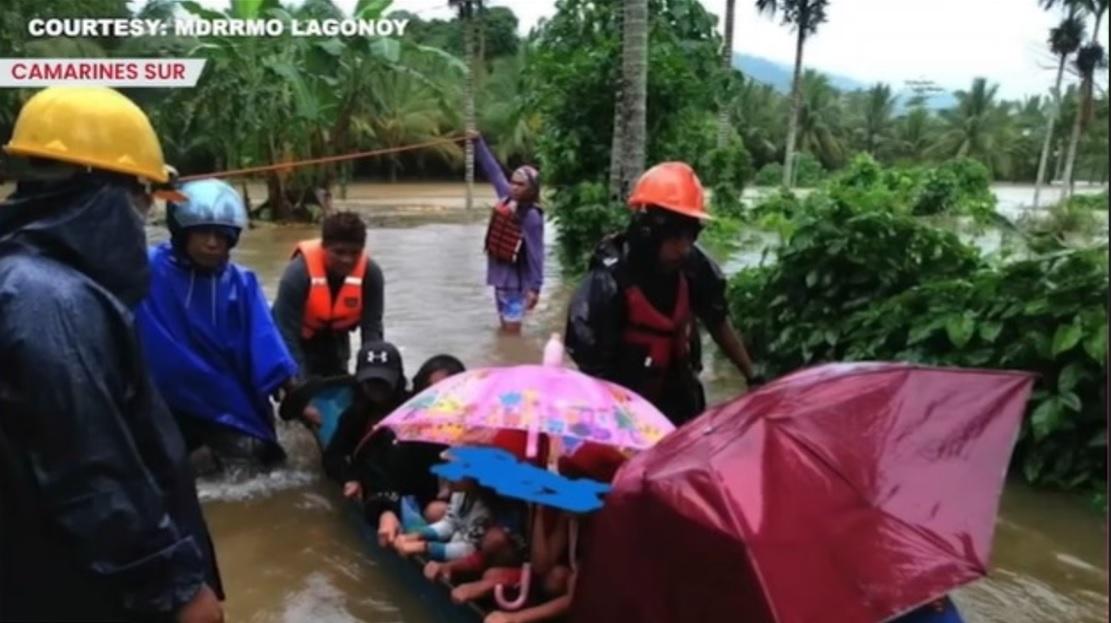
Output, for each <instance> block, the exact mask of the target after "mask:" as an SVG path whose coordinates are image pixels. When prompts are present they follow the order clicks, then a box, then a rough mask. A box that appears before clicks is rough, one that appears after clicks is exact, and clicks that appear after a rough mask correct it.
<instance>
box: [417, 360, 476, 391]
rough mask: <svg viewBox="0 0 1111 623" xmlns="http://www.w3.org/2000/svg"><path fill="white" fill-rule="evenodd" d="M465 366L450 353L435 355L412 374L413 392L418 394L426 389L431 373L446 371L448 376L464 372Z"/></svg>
mask: <svg viewBox="0 0 1111 623" xmlns="http://www.w3.org/2000/svg"><path fill="white" fill-rule="evenodd" d="M466 370H467V367H466V366H464V365H463V362H462V361H459V360H458V359H456V358H455V357H452V356H451V355H436V356H435V357H432V358H431V359H429V360H428V361H426V362H424V364H423V365H422V366H421V367H420V370H417V373H416V374H415V375H413V393H414V394H419V393H420V392H422V391H424V390H426V389H428V386H429V385H430V383H429V380H430V379H431V377H432V375H433V374H436V373H437V372H447V374H448V376H453V375H456V374H459V373H460V372H465V371H466Z"/></svg>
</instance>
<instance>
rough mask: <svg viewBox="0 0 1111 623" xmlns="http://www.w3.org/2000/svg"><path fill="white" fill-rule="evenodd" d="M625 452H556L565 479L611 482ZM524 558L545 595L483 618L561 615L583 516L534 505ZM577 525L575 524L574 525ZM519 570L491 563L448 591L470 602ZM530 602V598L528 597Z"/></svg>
mask: <svg viewBox="0 0 1111 623" xmlns="http://www.w3.org/2000/svg"><path fill="white" fill-rule="evenodd" d="M624 461H625V456H624V455H623V454H621V453H620V452H619V451H617V450H616V449H614V448H611V447H609V446H602V445H598V444H592V443H585V444H583V445H582V446H581V447H580V448H579V449H578V450H576V451H575V452H574V453H573V454H571V455H570V456H565V457H560V460H559V472H560V474H562V475H563V476H566V477H568V478H590V479H592V480H597V481H600V482H607V483H608V482H612V481H613V478H614V476H615V475H616V474H617V470H618V468H620V467H621V465H622V464H623V463H624ZM533 521H534V523H533V530H532V535H533V538H532V543H531V552H530V556H529V561H530V562H531V564H532V573H533V575H534V576H535V578H536V580H537V581H538V582H537V584H536V585H537V586H539V589H540V590H539V592H540V598H541V599H547V601H543V602H541V603H539V604H537V605H534V606H532V607H530V608H526V609H524V610H520V611H517V612H507V611H501V610H499V611H495V612H492V613H490V614H489V615H488V616H487V617H486V620H485V623H531V622H533V621H548V620H551V619H555V618H558V617H561V616H563V615H565V614H566V613H567V612H568V611H569V610H570V607H571V600H572V598H573V596H574V590H575V577H576V569H577V564H578V555H579V552H580V551H581V550H582V549H583V548H580V547H579V546H578V542H577V541H578V540H579V539H578V535H579V532H582V533H583V538H584V539H585V538H587V537H588V536H589V529H590V523H589V521H590V520H589V518H587V517H582V516H579V515H575V514H573V513H567V512H561V511H555V510H554V509H546V508H540V509H538V510H537V512H536V513H534V518H533ZM576 524H579V525H576ZM520 580H521V570H520V569H517V568H504V567H503V568H492V569H489V570H487V571H486V572H485V573H484V574H483V577H482V579H481V580H479V581H477V582H471V583H468V584H462V585H460V586H458V587H456V588H455V589H454V590H453V591H452V595H451V596H452V599H453V600H455V601H456V602H457V603H464V602H467V601H474V600H477V599H480V598H483V597H485V596H487V595H489V594H490V593H491V592H493V590H494V588H495V587H496V586H497V585H499V584H502V585H505V586H514V585H519V584H520ZM530 601H533V602H534V603H535V600H530Z"/></svg>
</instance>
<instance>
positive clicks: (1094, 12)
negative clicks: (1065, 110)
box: [1061, 0, 1108, 201]
mask: <svg viewBox="0 0 1111 623" xmlns="http://www.w3.org/2000/svg"><path fill="white" fill-rule="evenodd" d="M1076 2H1077V3H1078V4H1080V5H1081V6H1082V7H1083V8H1084V10H1085V11H1087V13H1088V14H1090V15H1091V16H1093V17H1094V19H1095V27H1094V28H1093V29H1092V40H1091V42H1090V43H1088V45H1086V46H1084V47H1082V48H1080V50H1079V51H1078V52H1077V53H1076V69H1077V72H1079V74H1080V113H1079V114H1078V115H1077V116H1076V120H1075V121H1074V122H1073V125H1072V136H1071V138H1070V139H1069V154H1068V157H1067V160H1066V161H1065V173H1064V175H1065V177H1064V184H1063V185H1062V187H1061V200H1062V201H1064V200H1065V199H1066V198H1068V196H1069V195H1071V194H1072V186H1073V166H1074V165H1075V163H1076V150H1077V146H1078V145H1079V144H1080V134H1081V132H1082V131H1083V130H1084V128H1085V127H1086V126H1087V124H1088V122H1089V121H1091V117H1092V102H1093V100H1092V93H1093V85H1094V78H1095V71H1096V69H1097V68H1101V67H1105V66H1106V65H1107V59H1106V54H1105V53H1104V50H1103V46H1102V45H1100V43H1099V29H1100V25H1101V24H1102V23H1103V16H1104V14H1106V13H1107V5H1108V0H1076Z"/></svg>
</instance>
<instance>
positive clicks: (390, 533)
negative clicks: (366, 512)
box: [378, 512, 401, 547]
mask: <svg viewBox="0 0 1111 623" xmlns="http://www.w3.org/2000/svg"><path fill="white" fill-rule="evenodd" d="M400 531H401V522H400V521H398V519H397V515H395V514H393V513H391V512H385V513H382V516H381V517H379V518H378V546H379V547H389V546H390V544H392V543H393V542H394V541H395V540H396V539H397V536H398V532H400Z"/></svg>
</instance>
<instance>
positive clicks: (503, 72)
mask: <svg viewBox="0 0 1111 623" xmlns="http://www.w3.org/2000/svg"><path fill="white" fill-rule="evenodd" d="M527 65H528V46H521V47H520V48H519V49H518V51H517V53H516V54H515V55H514V56H507V57H504V58H498V59H494V61H493V63H492V68H491V71H490V74H489V77H488V79H487V80H486V81H485V82H484V83H483V85H482V92H481V98H480V100H479V101H480V102H481V103H482V105H481V106H479V110H480V111H481V115H480V121H481V124H480V125H481V126H482V128H483V130H484V131H486V132H489V133H490V134H491V135H493V136H497V137H498V138H499V139H500V140H499V141H498V142H497V144H495V145H494V146H493V149H494V153H495V154H496V155H497V156H498V159H499V160H501V161H502V162H509V161H511V160H518V161H519V160H531V159H532V158H533V157H534V154H535V153H536V139H537V137H538V136H539V133H540V115H539V114H538V113H537V112H536V111H535V110H534V109H533V108H532V107H531V106H530V102H529V101H528V98H527V97H526V96H525V94H526V93H527V92H528V87H527V85H526V80H525V76H524V70H525V67H526V66H527Z"/></svg>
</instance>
